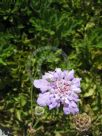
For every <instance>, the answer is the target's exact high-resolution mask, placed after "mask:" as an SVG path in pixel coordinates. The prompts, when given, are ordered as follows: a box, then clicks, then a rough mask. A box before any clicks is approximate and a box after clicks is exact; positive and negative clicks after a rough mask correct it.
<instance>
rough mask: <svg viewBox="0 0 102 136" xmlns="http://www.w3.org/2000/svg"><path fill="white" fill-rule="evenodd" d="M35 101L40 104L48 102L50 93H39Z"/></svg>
mask: <svg viewBox="0 0 102 136" xmlns="http://www.w3.org/2000/svg"><path fill="white" fill-rule="evenodd" d="M37 103H38V104H39V105H40V106H46V105H49V104H50V93H49V92H47V93H44V94H39V97H38V99H37Z"/></svg>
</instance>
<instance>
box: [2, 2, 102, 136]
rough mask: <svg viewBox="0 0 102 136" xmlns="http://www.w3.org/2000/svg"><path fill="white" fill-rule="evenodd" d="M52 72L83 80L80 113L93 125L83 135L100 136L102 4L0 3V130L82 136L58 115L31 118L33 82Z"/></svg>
mask: <svg viewBox="0 0 102 136" xmlns="http://www.w3.org/2000/svg"><path fill="white" fill-rule="evenodd" d="M56 67H59V68H61V69H63V70H71V69H74V70H75V76H76V77H81V78H82V80H81V90H82V92H81V94H80V101H79V110H80V113H81V114H82V113H87V115H88V116H89V117H90V118H91V122H92V123H91V125H90V128H89V130H88V131H87V132H86V133H88V135H89V136H102V84H101V83H102V2H101V0H88V1H85V0H60V1H59V0H21V1H20V0H17V1H16V0H10V1H9V0H1V1H0V127H1V128H2V129H3V128H6V130H7V128H8V129H10V131H11V134H12V135H15V136H20V135H21V136H23V135H31V134H28V133H30V132H29V130H32V132H33V129H32V126H33V128H34V133H35V134H32V135H38V136H41V135H43V136H54V135H55V136H62V135H63V136H73V135H84V134H82V132H80V130H79V131H77V130H76V128H75V127H74V125H73V116H72V115H64V114H63V112H62V110H59V111H58V110H57V112H56V109H55V110H51V111H49V110H48V108H47V107H45V113H44V114H43V116H39V117H38V116H37V115H35V107H36V106H37V103H36V99H37V97H38V94H39V91H38V89H36V88H35V87H34V86H33V84H32V81H33V80H34V79H39V78H40V77H41V75H42V74H44V73H45V72H47V71H50V70H51V71H54V70H55V68H56ZM77 118H79V117H77ZM38 121H39V122H38ZM79 123H80V121H79ZM29 125H31V126H29ZM34 125H35V126H34Z"/></svg>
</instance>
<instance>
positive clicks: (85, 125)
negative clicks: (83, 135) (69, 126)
mask: <svg viewBox="0 0 102 136" xmlns="http://www.w3.org/2000/svg"><path fill="white" fill-rule="evenodd" d="M74 124H75V128H76V129H77V130H78V131H80V132H84V131H87V130H88V129H89V128H90V126H91V118H90V116H89V115H87V114H86V113H83V114H77V115H75V116H74Z"/></svg>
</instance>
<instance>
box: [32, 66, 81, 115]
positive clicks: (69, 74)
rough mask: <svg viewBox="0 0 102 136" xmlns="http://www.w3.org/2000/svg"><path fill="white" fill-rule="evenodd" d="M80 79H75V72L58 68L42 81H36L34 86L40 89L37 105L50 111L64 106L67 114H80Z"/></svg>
mask: <svg viewBox="0 0 102 136" xmlns="http://www.w3.org/2000/svg"><path fill="white" fill-rule="evenodd" d="M80 80H81V79H80V78H75V77H74V70H71V71H67V70H64V71H62V70H61V69H60V68H56V69H55V71H49V72H48V73H45V75H43V76H42V79H39V80H34V86H35V87H36V88H39V89H40V92H41V93H40V94H39V96H38V99H37V103H38V104H39V105H40V106H48V107H49V109H53V108H56V107H60V106H61V105H63V111H64V113H65V114H71V113H72V114H76V113H78V112H79V109H78V105H77V102H78V101H79V93H80V92H81V89H80Z"/></svg>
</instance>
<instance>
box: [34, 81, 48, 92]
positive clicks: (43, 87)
mask: <svg viewBox="0 0 102 136" xmlns="http://www.w3.org/2000/svg"><path fill="white" fill-rule="evenodd" d="M33 84H34V86H35V87H36V88H40V90H41V92H46V91H47V90H49V88H50V86H49V85H50V84H49V82H48V81H47V80H44V79H40V80H34V83H33Z"/></svg>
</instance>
